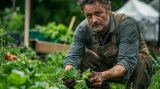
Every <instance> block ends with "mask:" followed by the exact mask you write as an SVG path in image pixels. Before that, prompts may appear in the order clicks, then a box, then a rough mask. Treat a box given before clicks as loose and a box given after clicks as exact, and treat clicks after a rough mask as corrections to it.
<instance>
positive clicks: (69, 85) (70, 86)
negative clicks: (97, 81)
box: [62, 78, 76, 89]
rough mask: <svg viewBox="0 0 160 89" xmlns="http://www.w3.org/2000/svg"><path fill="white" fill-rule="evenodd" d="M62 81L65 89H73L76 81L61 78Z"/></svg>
mask: <svg viewBox="0 0 160 89" xmlns="http://www.w3.org/2000/svg"><path fill="white" fill-rule="evenodd" d="M62 80H63V81H64V84H65V85H66V87H67V88H69V89H74V86H75V85H76V81H75V80H73V79H67V80H65V79H64V78H62Z"/></svg>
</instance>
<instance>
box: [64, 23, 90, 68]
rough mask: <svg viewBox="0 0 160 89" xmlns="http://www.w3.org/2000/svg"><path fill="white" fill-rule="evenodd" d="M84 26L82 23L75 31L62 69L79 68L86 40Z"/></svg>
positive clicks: (86, 33) (86, 35) (86, 32)
mask: <svg viewBox="0 0 160 89" xmlns="http://www.w3.org/2000/svg"><path fill="white" fill-rule="evenodd" d="M88 34H89V33H88V31H87V29H86V25H85V23H84V22H82V23H81V24H80V25H79V26H78V27H77V28H76V30H75V33H74V37H73V41H72V44H71V48H70V49H69V51H68V53H67V56H66V58H65V60H64V69H65V70H67V69H70V68H72V67H75V68H79V66H80V63H81V60H82V59H83V54H84V51H85V46H86V43H87V40H88V39H87V38H88Z"/></svg>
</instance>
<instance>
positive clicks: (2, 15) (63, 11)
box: [0, 0, 152, 31]
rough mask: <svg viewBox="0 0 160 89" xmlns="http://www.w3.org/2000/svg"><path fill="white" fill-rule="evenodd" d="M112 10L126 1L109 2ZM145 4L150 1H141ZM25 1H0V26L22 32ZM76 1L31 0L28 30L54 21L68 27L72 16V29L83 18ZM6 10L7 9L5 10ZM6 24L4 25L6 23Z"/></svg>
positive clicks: (113, 0) (114, 0) (115, 0)
mask: <svg viewBox="0 0 160 89" xmlns="http://www.w3.org/2000/svg"><path fill="white" fill-rule="evenodd" d="M111 1H112V10H113V11H116V10H117V9H119V8H120V7H121V6H123V5H124V4H125V3H126V2H127V0H111ZM141 1H144V2H146V3H149V2H151V1H152V0H141ZM24 3H25V0H0V26H4V25H5V27H6V28H7V29H11V28H13V29H11V30H14V29H17V31H20V30H23V24H24V23H23V22H22V21H23V20H24V10H25V4H24ZM76 3H77V0H31V15H30V17H31V19H30V28H34V27H35V25H37V24H38V25H47V23H49V22H52V21H55V22H56V23H63V24H64V25H66V26H69V23H70V21H71V18H72V16H76V21H75V24H74V27H73V29H75V28H76V26H77V25H78V24H79V23H80V22H81V21H82V20H83V19H84V18H85V17H84V16H83V14H82V13H81V12H80V10H79V8H78V7H77V4H76ZM7 8H8V9H7ZM4 21H6V22H8V23H6V22H4Z"/></svg>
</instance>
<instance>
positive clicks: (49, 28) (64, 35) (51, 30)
mask: <svg viewBox="0 0 160 89" xmlns="http://www.w3.org/2000/svg"><path fill="white" fill-rule="evenodd" d="M40 32H41V33H42V34H44V35H45V37H46V38H49V39H51V41H53V42H56V43H66V44H70V43H71V42H72V37H73V31H72V30H68V28H67V27H66V26H65V25H63V24H58V25H56V23H55V22H51V23H48V24H47V25H46V26H42V27H41V29H40Z"/></svg>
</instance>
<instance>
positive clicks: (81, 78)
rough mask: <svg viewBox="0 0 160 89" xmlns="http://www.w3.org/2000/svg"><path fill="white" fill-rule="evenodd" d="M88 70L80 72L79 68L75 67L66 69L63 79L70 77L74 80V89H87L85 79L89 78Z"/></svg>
mask: <svg viewBox="0 0 160 89" xmlns="http://www.w3.org/2000/svg"><path fill="white" fill-rule="evenodd" d="M89 75H90V70H89V69H88V70H86V71H85V72H83V73H82V74H81V73H80V70H77V69H75V68H71V69H68V70H66V71H65V72H64V80H67V79H72V80H75V81H76V85H75V86H74V88H75V89H88V86H87V83H86V79H88V78H89Z"/></svg>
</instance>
